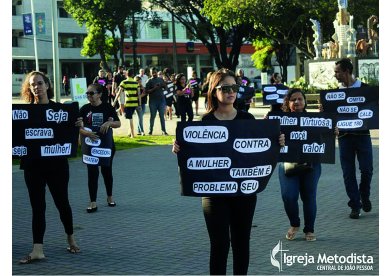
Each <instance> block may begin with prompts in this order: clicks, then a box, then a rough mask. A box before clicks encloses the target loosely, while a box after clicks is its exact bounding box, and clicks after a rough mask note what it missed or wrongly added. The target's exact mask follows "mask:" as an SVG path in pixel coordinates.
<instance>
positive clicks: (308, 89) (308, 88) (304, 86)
mask: <svg viewBox="0 0 389 276" xmlns="http://www.w3.org/2000/svg"><path fill="white" fill-rule="evenodd" d="M285 85H286V86H288V87H289V88H300V89H301V90H302V91H303V92H304V93H306V94H315V93H317V91H318V90H322V88H318V87H315V86H313V85H312V84H309V83H308V82H307V81H306V80H305V77H304V76H302V77H300V78H299V79H298V80H296V81H292V82H290V83H288V84H285ZM337 87H338V83H327V87H326V89H335V88H337Z"/></svg>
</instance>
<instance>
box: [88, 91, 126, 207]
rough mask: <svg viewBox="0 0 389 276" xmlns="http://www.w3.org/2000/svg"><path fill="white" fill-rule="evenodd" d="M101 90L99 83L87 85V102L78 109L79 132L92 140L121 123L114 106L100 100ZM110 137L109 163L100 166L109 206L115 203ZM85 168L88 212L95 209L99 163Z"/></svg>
mask: <svg viewBox="0 0 389 276" xmlns="http://www.w3.org/2000/svg"><path fill="white" fill-rule="evenodd" d="M102 92H103V91H102V88H101V86H100V85H99V84H91V85H89V86H88V89H87V92H86V95H87V97H88V101H89V104H86V105H84V106H83V107H81V109H80V116H81V117H82V119H83V125H82V127H81V129H80V134H81V135H82V136H83V137H88V138H90V139H91V140H93V141H97V140H99V139H100V138H101V137H102V136H104V135H108V132H111V134H112V130H110V128H118V127H120V125H121V123H120V120H119V117H118V115H117V113H116V111H115V108H114V107H112V106H111V105H110V104H108V103H105V102H104V103H103V102H102V101H101V96H102ZM96 129H97V130H96ZM111 137H112V138H111V139H112V146H113V147H112V150H111V155H110V159H109V164H108V165H107V166H103V165H102V166H101V174H102V175H103V178H104V184H105V189H106V192H107V204H108V206H109V207H115V206H116V203H115V201H113V198H112V186H113V176H112V160H113V157H114V155H115V144H114V142H113V136H111ZM87 168H88V189H89V197H90V203H89V206H88V208H87V209H86V211H87V212H88V213H94V212H96V211H97V204H96V198H97V188H98V180H99V165H98V164H87Z"/></svg>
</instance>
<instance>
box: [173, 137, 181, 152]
mask: <svg viewBox="0 0 389 276" xmlns="http://www.w3.org/2000/svg"><path fill="white" fill-rule="evenodd" d="M179 151H180V146H179V145H178V143H177V140H173V148H172V152H173V153H175V154H177V153H178V152H179Z"/></svg>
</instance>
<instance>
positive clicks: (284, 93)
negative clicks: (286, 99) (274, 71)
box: [277, 89, 288, 95]
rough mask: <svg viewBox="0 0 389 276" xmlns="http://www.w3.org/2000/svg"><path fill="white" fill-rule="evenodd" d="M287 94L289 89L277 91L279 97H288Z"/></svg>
mask: <svg viewBox="0 0 389 276" xmlns="http://www.w3.org/2000/svg"><path fill="white" fill-rule="evenodd" d="M286 93H288V89H280V90H277V94H278V95H286Z"/></svg>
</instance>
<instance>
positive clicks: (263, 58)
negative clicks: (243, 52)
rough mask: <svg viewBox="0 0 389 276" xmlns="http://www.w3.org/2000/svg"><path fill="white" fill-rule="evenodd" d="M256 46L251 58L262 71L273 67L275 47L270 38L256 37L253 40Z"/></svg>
mask: <svg viewBox="0 0 389 276" xmlns="http://www.w3.org/2000/svg"><path fill="white" fill-rule="evenodd" d="M253 46H254V48H255V52H254V54H253V55H252V56H251V60H252V61H253V62H254V66H255V67H256V68H257V69H260V70H261V71H265V70H266V69H269V68H271V64H270V59H271V56H272V55H273V52H274V47H273V44H272V42H271V40H270V39H268V38H264V39H256V40H254V41H253Z"/></svg>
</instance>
